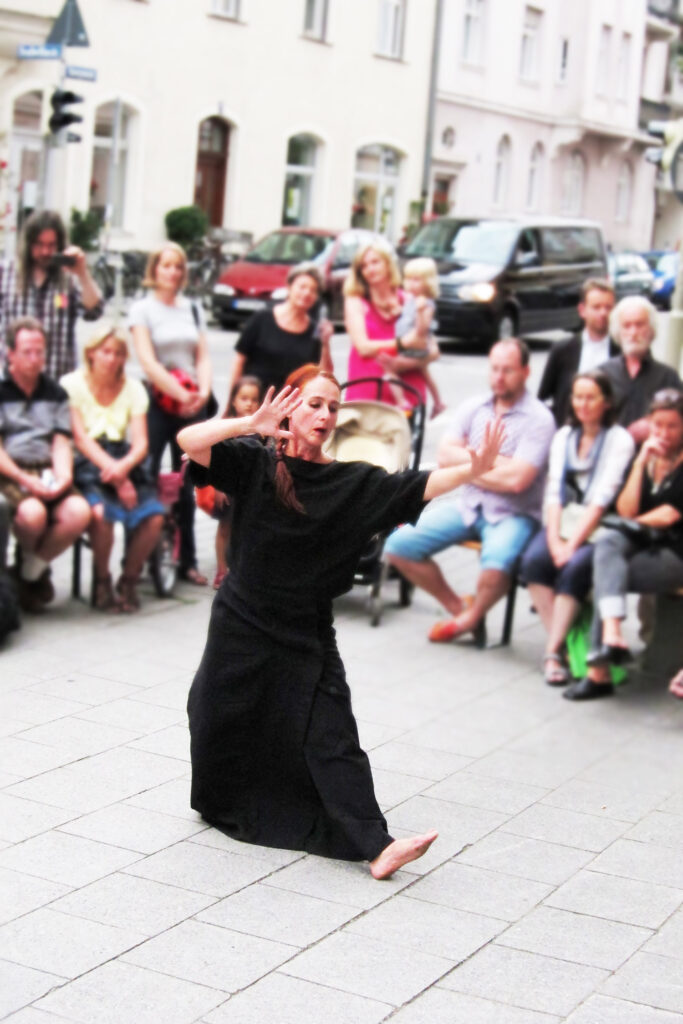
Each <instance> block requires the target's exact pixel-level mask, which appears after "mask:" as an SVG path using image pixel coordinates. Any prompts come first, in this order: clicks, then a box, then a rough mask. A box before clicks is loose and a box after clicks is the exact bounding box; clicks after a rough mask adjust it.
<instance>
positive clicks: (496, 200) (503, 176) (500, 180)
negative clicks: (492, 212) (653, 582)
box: [493, 135, 512, 206]
mask: <svg viewBox="0 0 683 1024" xmlns="http://www.w3.org/2000/svg"><path fill="white" fill-rule="evenodd" d="M511 154H512V145H511V143H510V139H509V137H508V136H507V135H503V136H502V137H501V139H500V141H499V142H498V146H497V148H496V163H495V166H494V169H493V205H494V206H504V205H505V201H506V199H507V192H508V184H509V181H510V160H511Z"/></svg>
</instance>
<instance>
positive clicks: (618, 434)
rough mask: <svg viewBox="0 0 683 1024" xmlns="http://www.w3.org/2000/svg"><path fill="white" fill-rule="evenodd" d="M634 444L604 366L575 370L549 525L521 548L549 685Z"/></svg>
mask: <svg viewBox="0 0 683 1024" xmlns="http://www.w3.org/2000/svg"><path fill="white" fill-rule="evenodd" d="M633 452H634V444H633V439H632V438H631V435H630V434H629V433H628V431H627V430H624V428H623V427H620V426H618V424H616V423H614V408H613V403H612V388H611V387H610V382H609V377H607V375H606V374H605V373H604V372H603V371H602V370H587V371H586V372H583V373H577V375H576V377H575V378H574V384H573V387H572V396H571V412H570V414H569V423H568V424H567V425H566V426H564V427H560V429H559V430H558V432H557V433H556V434H555V437H554V438H553V443H552V445H551V447H550V466H549V469H548V487H547V490H546V496H545V500H546V512H547V525H546V528H545V529H544V530H539V532H538V533H537V534H536V536H535V537H534V539H533V540H532V541H531V543H530V544H529V547H528V548H527V549H526V551H525V552H524V559H523V561H522V570H521V575H522V577H523V578H524V579H525V580H526V582H527V584H528V587H529V594H530V595H531V600H532V601H533V604H534V608H535V609H536V611H537V612H538V613H539V615H540V616H541V621H542V622H543V625H544V626H545V630H546V633H547V640H546V649H545V656H544V658H543V667H544V672H543V674H544V677H545V681H546V683H548V685H549V686H563V685H564V684H565V683H566V682H567V681H568V679H569V673H568V671H567V667H566V664H565V659H564V655H563V647H564V642H565V640H566V637H567V633H568V632H569V629H570V627H571V625H572V623H573V621H574V619H575V618H576V615H577V613H578V612H579V609H580V608H581V604H582V602H583V601H585V599H586V597H587V596H588V594H589V592H590V590H591V587H592V585H593V546H592V544H591V542H590V539H591V534H592V533H593V531H594V530H595V529H596V527H597V525H598V523H599V522H600V519H601V517H602V515H603V513H604V512H605V511H607V509H609V508H610V506H611V505H612V503H613V501H614V500H615V498H616V496H617V494H618V493H619V491H620V489H621V485H622V483H623V482H624V475H625V473H626V470H627V468H628V465H629V463H630V461H631V459H632V458H633Z"/></svg>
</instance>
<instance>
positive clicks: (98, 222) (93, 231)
mask: <svg viewBox="0 0 683 1024" xmlns="http://www.w3.org/2000/svg"><path fill="white" fill-rule="evenodd" d="M101 228H102V212H101V211H100V210H87V211H86V212H85V213H81V211H80V210H76V209H75V208H74V209H72V210H71V222H70V224H69V241H70V242H71V244H72V245H78V246H80V248H81V249H83V250H84V251H85V252H92V251H93V249H96V248H97V239H98V236H99V233H100V230H101Z"/></svg>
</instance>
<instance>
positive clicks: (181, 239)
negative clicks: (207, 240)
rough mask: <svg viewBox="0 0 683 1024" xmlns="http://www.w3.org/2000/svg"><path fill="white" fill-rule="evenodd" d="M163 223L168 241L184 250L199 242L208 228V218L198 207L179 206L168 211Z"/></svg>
mask: <svg viewBox="0 0 683 1024" xmlns="http://www.w3.org/2000/svg"><path fill="white" fill-rule="evenodd" d="M164 222H165V224H166V234H167V235H168V237H169V238H170V240H171V241H172V242H177V243H178V245H182V246H183V247H184V248H187V247H188V246H190V245H192V244H193V243H194V242H198V241H200V239H202V238H203V237H204V235H205V234H206V231H207V228H208V226H209V218H208V217H207V216H206V214H205V213H204V211H203V210H200V209H199V207H198V206H179V207H177V209H175V210H169V211H168V213H167V214H166V217H165V219H164Z"/></svg>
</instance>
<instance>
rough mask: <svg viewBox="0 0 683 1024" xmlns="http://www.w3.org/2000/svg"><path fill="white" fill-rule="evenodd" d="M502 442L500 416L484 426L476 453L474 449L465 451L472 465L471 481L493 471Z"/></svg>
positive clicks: (503, 434)
mask: <svg viewBox="0 0 683 1024" xmlns="http://www.w3.org/2000/svg"><path fill="white" fill-rule="evenodd" d="M504 440H505V429H504V427H503V422H502V420H501V418H500V416H496V418H495V420H493V421H492V422H490V423H487V424H486V426H485V428H484V437H483V439H482V442H481V444H480V445H479V448H478V449H477V450H476V451H475V450H474V448H468V449H467V451H468V452H469V456H470V460H471V464H472V465H471V471H472V478H473V479H476V478H477V477H478V476H483V475H484V473H488V471H489V470H490V469H493V466H494V464H495V461H496V458H497V457H498V453H499V452H500V448H501V445H502V443H503V441H504Z"/></svg>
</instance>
